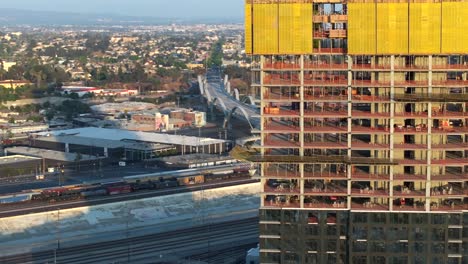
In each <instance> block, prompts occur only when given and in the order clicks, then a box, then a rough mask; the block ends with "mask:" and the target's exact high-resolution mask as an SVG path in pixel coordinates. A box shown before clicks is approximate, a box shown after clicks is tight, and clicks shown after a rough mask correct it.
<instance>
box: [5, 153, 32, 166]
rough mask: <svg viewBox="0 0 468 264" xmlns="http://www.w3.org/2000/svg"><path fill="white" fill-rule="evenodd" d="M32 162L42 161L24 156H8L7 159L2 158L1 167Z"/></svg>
mask: <svg viewBox="0 0 468 264" xmlns="http://www.w3.org/2000/svg"><path fill="white" fill-rule="evenodd" d="M31 160H40V159H39V158H33V157H28V156H23V155H13V156H6V157H0V165H5V164H15V163H18V162H25V161H31Z"/></svg>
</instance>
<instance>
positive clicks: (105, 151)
mask: <svg viewBox="0 0 468 264" xmlns="http://www.w3.org/2000/svg"><path fill="white" fill-rule="evenodd" d="M104 157H106V158H108V157H109V150H108V149H107V148H104Z"/></svg>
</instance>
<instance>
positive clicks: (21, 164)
mask: <svg viewBox="0 0 468 264" xmlns="http://www.w3.org/2000/svg"><path fill="white" fill-rule="evenodd" d="M41 166H42V159H40V158H35V157H28V156H23V155H12V156H5V157H0V178H6V177H12V176H21V175H34V174H35V173H39V172H40V171H41Z"/></svg>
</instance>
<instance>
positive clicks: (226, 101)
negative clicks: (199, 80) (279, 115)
mask: <svg viewBox="0 0 468 264" xmlns="http://www.w3.org/2000/svg"><path fill="white" fill-rule="evenodd" d="M206 80H207V84H206V87H205V92H206V93H205V96H206V97H207V99H208V100H209V101H211V100H214V98H217V100H216V102H215V104H216V106H218V107H219V108H221V109H223V110H227V111H232V110H233V109H234V108H238V109H243V110H244V112H245V113H246V114H247V116H248V117H249V121H250V123H252V125H253V126H254V127H258V126H259V124H260V119H259V111H258V109H257V108H256V107H254V106H251V105H247V104H244V103H242V102H240V101H237V100H236V99H235V98H234V97H233V96H232V95H230V94H228V93H227V92H226V89H225V88H224V84H223V80H222V79H221V77H220V73H219V71H217V70H213V69H210V70H208V72H207V74H206ZM235 116H236V117H238V118H241V119H245V118H246V117H245V116H244V115H243V114H242V113H241V112H240V111H239V110H238V111H236V112H235Z"/></svg>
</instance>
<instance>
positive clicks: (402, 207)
mask: <svg viewBox="0 0 468 264" xmlns="http://www.w3.org/2000/svg"><path fill="white" fill-rule="evenodd" d="M393 210H394V211H408V212H423V211H426V207H425V206H424V203H423V204H422V205H418V204H416V203H414V204H413V205H406V204H405V205H401V204H400V205H394V206H393Z"/></svg>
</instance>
